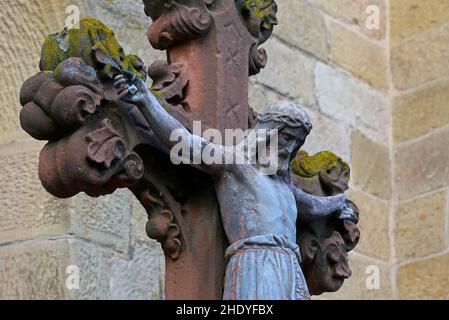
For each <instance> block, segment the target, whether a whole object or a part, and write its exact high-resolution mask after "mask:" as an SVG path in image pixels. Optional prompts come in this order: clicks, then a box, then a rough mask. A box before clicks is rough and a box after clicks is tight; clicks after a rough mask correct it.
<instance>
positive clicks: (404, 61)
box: [391, 24, 449, 90]
mask: <svg viewBox="0 0 449 320" xmlns="http://www.w3.org/2000/svg"><path fill="white" fill-rule="evenodd" d="M391 72H392V75H393V82H394V85H395V86H396V88H398V89H399V90H405V89H410V88H413V87H415V86H417V85H419V84H421V83H424V82H426V81H430V80H435V79H438V78H440V77H443V76H447V75H449V24H445V25H443V26H441V27H438V28H436V29H433V30H431V31H429V32H426V33H423V34H420V35H418V36H416V37H414V38H411V39H409V40H408V41H405V42H402V43H401V44H399V45H397V46H394V47H392V48H391Z"/></svg>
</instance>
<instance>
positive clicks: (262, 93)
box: [248, 78, 284, 113]
mask: <svg viewBox="0 0 449 320" xmlns="http://www.w3.org/2000/svg"><path fill="white" fill-rule="evenodd" d="M251 79H252V80H250V81H249V87H248V90H249V97H248V98H249V104H250V106H251V108H253V110H254V111H255V112H257V113H263V111H264V110H265V108H266V107H267V106H269V105H270V104H273V103H275V102H277V101H280V100H283V99H284V98H283V97H282V96H281V95H279V94H277V93H276V92H274V91H273V90H270V89H268V88H266V87H264V86H263V85H261V84H260V83H257V82H256V81H255V80H254V79H255V78H251Z"/></svg>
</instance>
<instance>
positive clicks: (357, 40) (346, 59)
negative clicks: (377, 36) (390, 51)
mask: <svg viewBox="0 0 449 320" xmlns="http://www.w3.org/2000/svg"><path fill="white" fill-rule="evenodd" d="M328 30H329V47H330V54H329V57H330V60H331V61H332V62H334V63H335V64H337V65H339V66H341V67H343V68H344V69H346V70H348V71H350V72H351V73H352V74H354V75H355V76H357V77H358V78H360V79H362V80H363V81H365V82H366V83H368V84H370V85H372V86H374V87H376V88H378V89H382V90H386V89H387V88H388V81H387V70H388V68H387V51H386V49H385V48H383V47H381V46H380V45H377V44H375V43H373V42H371V41H369V40H367V39H365V38H364V37H362V36H360V35H358V34H357V33H355V32H352V31H350V30H349V29H348V28H346V27H343V26H342V25H341V24H339V23H335V22H330V23H329V24H328Z"/></svg>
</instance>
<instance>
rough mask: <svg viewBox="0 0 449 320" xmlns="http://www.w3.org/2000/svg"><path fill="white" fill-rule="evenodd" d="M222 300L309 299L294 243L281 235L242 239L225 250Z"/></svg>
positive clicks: (299, 256) (298, 252)
mask: <svg viewBox="0 0 449 320" xmlns="http://www.w3.org/2000/svg"><path fill="white" fill-rule="evenodd" d="M226 259H227V260H228V261H229V262H228V265H227V269H226V278H225V289H224V295H223V299H224V300H309V299H310V293H309V290H308V287H307V283H306V280H305V278H304V274H303V272H302V270H301V267H300V263H301V255H300V251H299V247H298V245H297V244H296V243H291V242H289V241H288V240H287V238H286V237H284V236H278V235H274V234H267V235H260V236H255V237H251V238H247V239H242V240H240V241H237V242H235V243H233V244H232V245H231V246H230V247H229V248H228V249H227V250H226Z"/></svg>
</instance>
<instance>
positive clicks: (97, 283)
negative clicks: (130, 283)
mask: <svg viewBox="0 0 449 320" xmlns="http://www.w3.org/2000/svg"><path fill="white" fill-rule="evenodd" d="M69 245H70V265H74V266H77V267H78V268H79V276H80V281H79V290H69V289H67V290H66V291H67V298H68V299H79V300H105V299H110V297H111V295H110V277H111V263H110V254H109V252H108V251H107V250H105V249H103V248H102V247H101V246H98V245H97V244H94V243H88V242H86V241H80V240H75V239H70V240H69ZM63 267H64V273H65V268H66V267H67V266H63ZM68 276H69V274H65V278H66V277H68ZM65 282H66V280H65V279H64V283H63V285H65Z"/></svg>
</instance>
